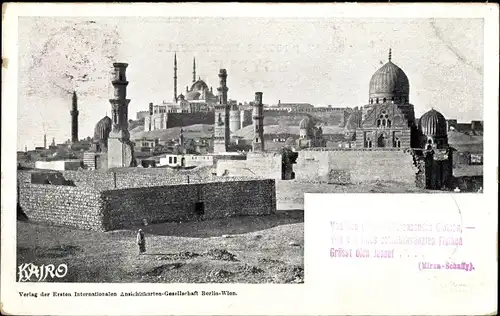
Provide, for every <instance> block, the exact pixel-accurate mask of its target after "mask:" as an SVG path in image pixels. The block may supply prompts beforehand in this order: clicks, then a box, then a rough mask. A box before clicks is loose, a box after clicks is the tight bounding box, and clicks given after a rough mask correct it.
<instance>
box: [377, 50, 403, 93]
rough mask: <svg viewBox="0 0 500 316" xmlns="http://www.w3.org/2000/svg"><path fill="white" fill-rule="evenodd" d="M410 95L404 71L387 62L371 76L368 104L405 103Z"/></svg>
mask: <svg viewBox="0 0 500 316" xmlns="http://www.w3.org/2000/svg"><path fill="white" fill-rule="evenodd" d="M409 95H410V82H409V80H408V77H407V76H406V74H405V73H404V71H403V70H402V69H401V68H399V67H398V66H396V65H395V64H394V63H392V61H391V53H390V52H389V61H388V62H387V63H386V64H385V65H383V66H382V67H381V68H380V69H379V70H377V71H376V72H375V74H373V76H372V79H371V80H370V103H372V101H373V103H376V99H377V98H378V100H379V102H383V100H384V99H386V101H392V100H394V101H395V102H401V103H406V102H408V100H409Z"/></svg>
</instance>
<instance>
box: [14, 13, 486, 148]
mask: <svg viewBox="0 0 500 316" xmlns="http://www.w3.org/2000/svg"><path fill="white" fill-rule="evenodd" d="M21 20H23V22H25V23H20V29H19V38H20V45H19V56H20V60H19V62H20V76H19V78H20V79H19V80H20V82H19V89H20V91H19V100H18V102H19V106H18V142H17V148H18V150H23V149H24V146H25V145H26V146H28V148H33V147H34V146H41V143H42V139H43V135H44V134H47V135H48V137H49V138H50V139H51V138H52V137H55V138H56V141H57V142H58V143H59V142H63V141H64V140H67V139H69V138H70V132H71V129H70V122H71V117H70V114H69V111H70V107H71V93H72V90H73V89H75V90H77V93H78V94H79V103H78V108H79V111H80V116H79V126H80V131H79V134H80V138H84V137H87V136H92V134H93V128H94V125H95V123H96V122H97V121H98V120H99V119H101V118H102V117H103V116H104V115H105V114H106V112H107V113H108V115H109V111H110V105H109V101H108V100H109V98H111V97H112V91H111V89H110V86H111V84H110V77H109V76H108V70H109V69H110V67H112V63H113V62H114V61H117V62H126V63H128V64H129V68H128V69H129V70H128V80H129V82H130V84H129V89H128V96H127V97H128V98H130V99H131V100H132V101H131V103H130V107H129V118H132V119H133V118H135V113H136V112H138V111H141V110H146V109H147V105H148V103H149V102H153V103H155V104H158V103H161V102H162V101H163V100H165V101H171V100H172V97H173V57H174V53H176V54H177V62H178V93H179V94H180V93H182V92H184V91H185V87H186V85H190V84H191V82H192V60H193V58H196V63H197V76H200V77H201V79H203V80H205V81H206V82H207V84H208V86H213V87H214V89H216V87H217V85H218V80H217V73H218V70H219V69H220V68H225V69H227V71H228V79H227V81H228V87H229V92H228V97H229V98H230V99H235V100H238V102H244V101H251V100H252V98H253V95H254V93H255V91H262V92H263V93H264V96H263V99H264V100H263V101H264V103H265V104H275V103H278V101H279V100H281V102H304V103H311V104H314V105H316V106H327V105H332V106H333V107H356V106H358V107H359V106H363V105H365V104H367V101H368V85H369V81H370V78H371V76H372V75H373V73H374V72H375V71H376V70H377V69H378V68H380V67H381V66H382V63H385V62H386V61H387V58H388V51H389V48H391V49H392V61H393V62H394V63H395V64H396V65H398V66H399V67H400V68H402V69H403V71H405V73H406V74H407V75H408V77H409V81H410V102H411V103H412V104H414V105H415V112H416V115H417V116H420V115H421V114H423V113H424V112H426V111H427V110H429V109H430V108H432V107H433V108H436V109H438V110H439V111H440V112H441V113H443V114H444V115H445V117H447V118H448V119H458V120H459V121H460V122H469V121H471V120H482V119H483V117H482V113H483V104H482V103H483V102H482V99H483V66H482V64H483V45H484V43H483V37H482V36H478V34H482V33H483V21H482V20H481V19H466V20H464V19H436V20H435V19H385V20H380V19H364V20H363V21H360V20H359V19H357V20H352V19H351V20H350V19H329V20H325V19H247V18H238V19H236V18H232V19H231V18H210V19H206V18H203V19H201V18H182V19H179V18H170V19H168V18H137V17H130V18H112V19H111V18H110V19H104V18H92V17H89V18H85V19H80V18H76V19H71V20H70V21H69V20H65V19H64V18H22V19H21ZM259 22H260V23H259ZM228 25H229V26H228ZM96 28H97V29H99V30H101V29H102V32H100V33H102V34H101V35H100V36H98V37H96V36H94V35H95V33H96ZM34 29H36V30H46V31H37V35H36V36H33V35H31V36H23V34H33V32H34V31H33V30H34ZM61 30H66V32H67V31H68V30H69V32H70V34H69V35H68V36H70V35H71V32H74V35H75V36H74V37H75V38H76V40H73V41H70V42H68V41H67V39H66V37H67V36H60V34H61V33H60V32H61ZM200 30H203V32H201V31H200ZM212 31H213V32H212ZM215 31H218V32H219V33H221V34H222V33H223V34H226V37H222V36H220V35H218V33H216V32H215ZM43 32H45V33H47V34H43ZM58 32H59V33H58ZM264 32H266V33H267V34H268V35H267V36H266V33H264ZM311 32H314V34H315V36H308V35H310V34H311ZM361 33H362V34H361ZM367 33H368V34H367ZM58 34H59V35H58ZM200 34H202V35H203V36H200ZM205 34H208V35H205ZM370 34H372V35H373V36H370ZM391 34H392V36H391ZM403 34H406V36H404V35H403ZM169 35H170V36H169ZM367 35H368V36H367ZM58 36H59V37H58ZM89 37H92V38H93V41H89V40H88V38H89ZM79 38H81V39H84V40H83V41H78V40H77V39H79ZM276 38H280V39H282V41H280V43H274V42H273V41H275V39H276ZM367 38H373V40H367ZM85 39H87V42H86V41H85ZM375 39H376V40H375ZM396 39H397V40H396ZM405 39H406V40H405ZM75 42H76V44H78V45H76V44H75ZM243 43H244V44H243ZM106 45H107V46H106ZM99 49H100V50H99ZM193 50H196V52H193ZM327 57H331V59H328V58H327ZM58 61H59V62H58ZM54 64H57V65H59V67H53V66H51V67H47V66H46V65H54ZM75 65H76V66H75ZM82 65H83V66H82ZM54 68H55V69H54ZM68 69H69V70H70V71H68ZM26 73H29V75H27V76H26V75H24V74H26ZM42 75H43V78H45V79H46V80H45V81H43V80H40V79H39V78H41V77H42ZM68 77H73V78H75V77H77V79H78V77H79V78H80V80H81V81H75V80H66V79H65V78H68ZM88 78H90V79H88ZM75 82H76V83H77V84H74V83H75ZM443 88H444V89H443ZM27 91H29V92H27ZM24 104H26V105H28V104H29V106H24ZM55 115H57V117H58V119H57V120H51V119H50V118H51V117H54V116H55ZM25 126H36V127H37V129H36V130H35V129H26V128H23V127H25Z"/></svg>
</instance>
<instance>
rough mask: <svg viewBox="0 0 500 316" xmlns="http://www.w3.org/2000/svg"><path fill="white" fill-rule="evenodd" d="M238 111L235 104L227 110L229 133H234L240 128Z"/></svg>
mask: <svg viewBox="0 0 500 316" xmlns="http://www.w3.org/2000/svg"><path fill="white" fill-rule="evenodd" d="M240 118H241V117H240V111H239V109H238V105H237V104H233V105H231V107H230V110H229V132H230V133H236V131H237V130H239V129H240V127H241V120H240Z"/></svg>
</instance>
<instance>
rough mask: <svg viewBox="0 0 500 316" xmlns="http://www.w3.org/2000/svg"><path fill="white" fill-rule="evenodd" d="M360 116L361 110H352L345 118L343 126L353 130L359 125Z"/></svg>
mask: <svg viewBox="0 0 500 316" xmlns="http://www.w3.org/2000/svg"><path fill="white" fill-rule="evenodd" d="M362 118H363V117H362V113H361V111H354V112H352V113H351V115H349V117H348V118H347V121H346V124H345V127H344V128H345V129H348V130H354V129H357V128H359V127H361V121H362Z"/></svg>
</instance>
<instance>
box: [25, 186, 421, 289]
mask: <svg viewBox="0 0 500 316" xmlns="http://www.w3.org/2000/svg"><path fill="white" fill-rule="evenodd" d="M304 192H311V193H335V192H336V193H355V192H372V193H377V192H386V193H396V192H397V193H405V192H406V193H409V192H415V193H416V192H423V191H421V190H419V189H416V188H414V187H411V186H408V185H406V186H405V185H403V184H400V183H388V182H384V183H379V182H374V183H366V184H363V185H362V187H361V186H359V185H357V186H351V185H328V184H310V183H298V182H295V181H277V183H276V198H277V206H278V209H279V210H280V211H278V212H277V214H274V215H269V216H242V217H234V218H224V219H220V220H211V221H200V222H185V223H163V224H155V225H149V226H143V227H141V228H142V229H143V230H144V232H145V233H146V238H147V253H146V254H144V255H140V256H139V255H138V247H137V245H136V244H135V237H136V229H138V228H139V227H137V228H134V229H130V230H119V231H113V232H106V233H100V232H90V231H81V230H76V229H70V228H65V227H54V226H46V225H42V224H37V223H30V222H18V226H17V229H18V231H17V241H18V258H17V261H18V265H19V264H22V263H29V262H32V263H34V264H37V265H41V264H50V263H51V264H54V265H58V264H61V263H66V264H67V265H68V267H69V272H68V275H67V276H66V277H65V278H64V280H58V282H61V281H63V282H168V283H170V282H175V283H303V279H304V263H303V257H304V247H303V245H304V223H303V222H304V212H303V211H302V210H303V203H304Z"/></svg>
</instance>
